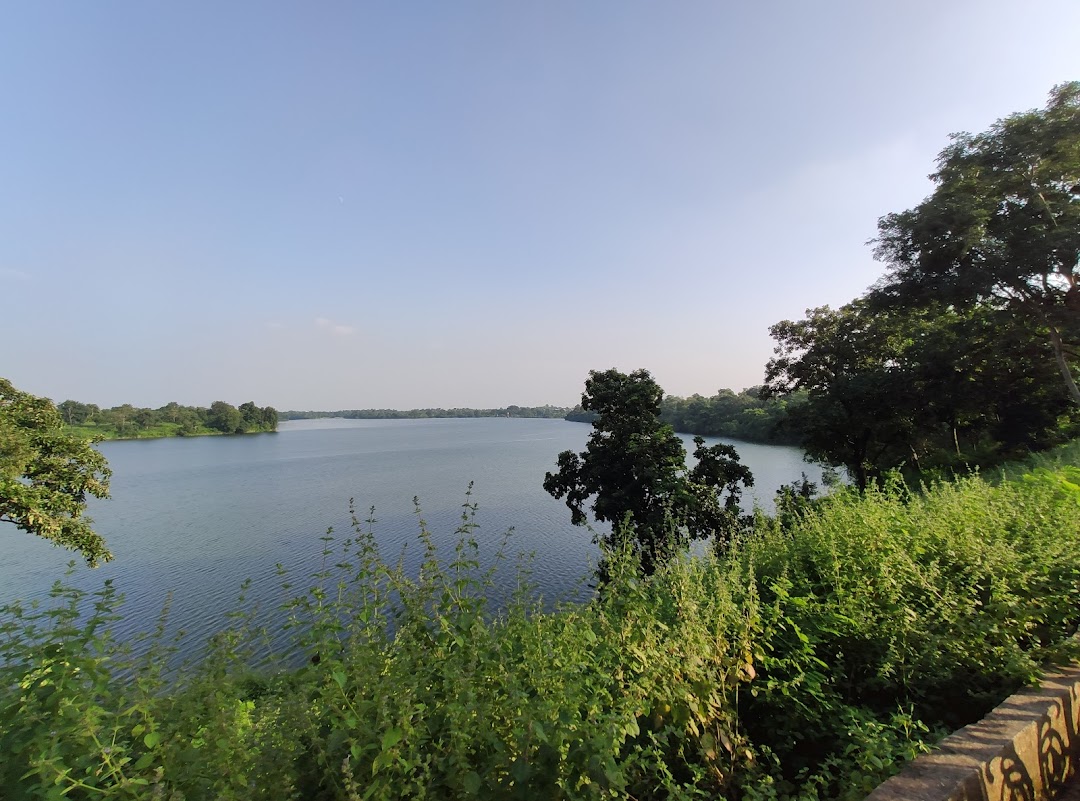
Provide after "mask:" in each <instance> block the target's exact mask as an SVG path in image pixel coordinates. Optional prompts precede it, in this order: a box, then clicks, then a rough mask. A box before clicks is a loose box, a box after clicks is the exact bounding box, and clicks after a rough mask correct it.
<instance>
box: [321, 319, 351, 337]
mask: <svg viewBox="0 0 1080 801" xmlns="http://www.w3.org/2000/svg"><path fill="white" fill-rule="evenodd" d="M315 326H316V327H317V328H321V329H323V330H324V331H329V332H331V333H333V334H337V335H338V336H348V335H349V334H352V333H354V332H355V331H356V329H355V328H353V327H352V326H351V325H343V324H341V323H335V322H334V321H333V320H331V319H329V318H328V317H316V318H315Z"/></svg>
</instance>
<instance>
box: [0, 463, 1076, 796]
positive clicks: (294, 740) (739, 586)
mask: <svg viewBox="0 0 1080 801" xmlns="http://www.w3.org/2000/svg"><path fill="white" fill-rule="evenodd" d="M1078 457H1080V448H1078V447H1076V446H1074V447H1073V448H1072V449H1071V450H1069V451H1067V452H1059V453H1058V454H1056V455H1055V456H1054V458H1046V459H1044V460H1043V461H1042V462H1040V463H1039V464H1037V465H1029V466H1027V467H1026V468H1024V469H1023V470H1017V471H1015V473H1014V475H1013V477H1012V478H1010V479H1008V480H1006V479H1004V478H1000V477H998V478H995V477H989V478H993V479H994V480H988V478H984V477H979V476H970V477H967V478H963V479H960V480H959V481H957V482H955V483H935V484H933V485H932V486H929V487H927V488H926V489H925V490H924V491H922V492H918V493H913V492H912V491H910V490H909V489H907V488H906V486H905V485H904V484H903V483H902V482H900V481H898V480H891V479H890V480H887V481H886V482H884V484H883V485H882V486H881V487H880V488H877V487H869V488H868V489H867V490H866V491H865V492H863V493H859V492H858V491H857V490H855V489H854V488H849V489H842V490H839V491H837V492H835V493H834V494H832V495H830V496H829V497H827V498H824V499H822V500H819V501H817V502H815V504H813V505H810V506H806V505H803V506H801V507H799V508H797V509H793V510H792V512H791V514H788V515H786V516H783V517H782V518H780V519H771V518H766V517H763V516H761V515H759V516H758V518H757V520H756V523H755V526H754V527H753V529H752V530H751V531H749V532H746V533H744V534H743V535H741V537H740V538H739V540H738V541H737V542H733V543H731V544H730V546H729V547H725V548H723V549H721V550H718V551H712V552H710V553H708V554H706V555H704V556H702V557H700V558H676V559H672V560H670V561H668V562H667V563H665V564H663V565H661V566H659V567H658V569H657V570H656V572H655V574H654V575H652V576H651V577H647V578H643V577H642V576H641V574H640V567H639V565H638V564H637V562H636V561H635V558H634V556H633V554H632V553H631V552H629V551H625V550H624V551H613V552H610V553H609V554H608V561H609V578H608V581H607V584H606V585H605V589H604V591H603V592H602V593H601V594H599V595H598V596H597V597H596V598H595V599H594V600H593V601H592V602H590V603H586V604H583V605H572V606H566V607H561V608H556V609H554V610H551V609H550V608H549V607H545V606H544V605H543V604H542V603H541V601H540V599H539V598H537V597H536V596H535V595H534V594H533V593H532V591H531V590H530V588H529V586H528V583H527V573H523V574H521V580H520V583H519V590H518V592H517V593H516V595H515V597H514V599H513V601H512V602H511V603H509V604H508V605H507V606H505V607H504V608H501V609H493V608H491V607H489V606H488V605H487V602H486V600H485V598H486V596H487V594H488V590H489V589H490V587H489V584H490V582H491V580H492V576H491V574H490V573H482V572H481V571H480V570H479V568H478V567H477V561H478V560H477V553H476V546H475V544H474V543H473V542H472V541H471V537H472V536H473V533H474V522H473V517H472V513H473V508H472V507H471V506H469V505H467V506H466V509H465V513H464V515H463V519H462V522H461V526H460V529H459V532H458V533H459V535H460V537H461V540H460V544H459V546H458V549H457V551H456V553H455V554H453V555H448V562H447V563H441V562H440V561H439V560H438V558H437V555H436V554H435V552H434V548H433V546H432V545H431V537H430V535H428V533H427V531H426V528H425V526H424V525H423V523H421V524H420V538H421V541H422V543H423V544H424V547H426V549H427V559H426V561H425V563H424V565H423V567H422V568H421V570H420V572H419V574H418V575H414V576H406V575H404V574H403V572H402V570H401V568H400V567H399V566H394V564H393V562H390V563H388V562H387V561H384V560H383V559H382V558H381V557H380V554H379V552H378V547H377V546H376V542H375V531H376V530H377V525H376V524H375V523H374V522H373V521H368V522H361V521H357V520H355V518H354V528H353V530H352V531H351V532H349V533H348V538H347V539H343V540H333V539H331V537H330V536H328V537H327V539H326V558H325V565H326V567H325V569H323V570H321V571H320V572H318V573H317V574H316V575H314V576H311V577H309V578H302V577H294V576H288V575H286V574H284V573H283V574H282V576H281V580H282V582H283V585H284V586H285V587H286V588H287V589H288V590H289V592H290V594H292V595H293V597H292V598H291V600H289V601H288V602H287V603H286V604H285V609H286V610H287V612H288V615H289V617H290V621H291V622H290V623H289V628H288V633H289V635H290V642H289V644H288V645H287V646H285V647H284V650H282V651H280V652H277V653H275V654H272V655H269V656H267V655H265V649H266V643H267V642H268V640H267V638H266V637H265V636H264V634H263V633H261V632H260V631H259V629H258V627H257V626H255V625H254V623H253V617H252V614H253V613H252V610H249V609H245V608H244V606H243V604H242V603H240V604H238V606H237V609H236V612H235V614H234V615H233V616H232V617H231V618H230V619H231V624H230V627H229V628H227V629H225V630H223V631H222V632H220V633H219V634H217V635H216V636H215V637H214V638H213V639H212V641H211V642H210V643H209V645H208V647H207V650H206V652H205V654H204V656H203V657H202V658H201V659H199V660H197V661H196V662H195V663H194V664H191V665H188V666H187V667H186V668H185V669H184V670H183V671H180V672H178V673H175V674H172V673H169V672H168V671H167V670H166V669H165V668H164V667H163V666H164V665H165V664H166V662H167V659H168V655H169V653H170V650H171V649H172V648H174V647H175V643H174V642H172V641H166V640H165V639H164V635H163V632H164V630H165V628H164V625H162V626H159V628H158V629H157V632H156V634H155V633H153V632H151V635H150V639H149V641H148V642H145V643H143V644H142V645H141V646H140V647H141V648H142V649H143V650H142V651H141V653H133V652H132V651H131V650H129V649H130V644H127V645H123V644H120V643H118V642H117V641H116V640H115V638H114V637H113V636H112V634H111V632H110V624H111V623H112V622H113V621H114V620H115V619H116V617H117V616H118V615H120V614H122V606H121V605H120V599H119V595H118V588H115V587H113V586H112V584H111V583H109V582H106V583H105V585H104V586H103V587H102V589H101V590H100V591H98V592H97V593H94V594H90V595H87V594H85V593H83V592H81V591H79V590H75V589H73V588H70V587H64V586H63V585H62V584H58V585H57V587H56V588H55V589H54V592H53V594H52V597H51V599H50V601H49V602H48V603H46V604H44V605H42V606H41V607H33V606H28V605H21V604H15V605H11V606H8V607H5V608H4V609H3V610H2V612H0V633H2V635H3V638H2V640H0V643H2V644H0V749H2V751H3V753H4V754H5V759H4V760H3V761H2V762H0V786H2V787H4V788H5V792H6V797H7V798H11V799H19V800H20V801H22V799H32V798H52V797H61V796H62V795H63V796H64V797H69V798H95V797H107V798H132V799H135V798H147V797H160V798H176V799H180V798H183V799H189V800H190V801H195V800H196V799H230V798H236V799H240V798H245V799H246V798H256V799H257V798H265V799H289V798H296V799H300V798H303V799H356V798H371V799H397V798H403V797H413V798H433V799H435V798H448V799H449V798H568V799H577V798H624V797H633V798H638V799H657V798H669V799H670V798H698V797H702V798H704V797H724V798H730V799H787V798H804V799H810V798H842V799H857V798H861V797H862V796H863V795H865V793H866V792H868V791H869V790H870V789H871V788H872V787H873V786H875V785H876V784H877V783H878V782H879V781H880V780H882V779H883V778H884V777H885V776H887V775H888V774H890V773H892V772H893V771H895V770H896V769H897V766H898V764H899V763H900V762H901V761H903V760H904V759H907V758H909V757H911V756H914V755H916V754H918V753H920V752H922V751H924V750H926V749H927V748H928V746H929V744H930V743H931V742H932V741H933V740H934V739H935V738H936V737H938V736H940V735H941V734H943V733H945V732H946V731H948V730H951V729H953V728H955V727H956V726H958V725H962V724H963V723H966V722H969V721H971V720H974V719H976V718H978V717H979V716H980V715H981V714H983V713H984V712H985V711H987V710H988V709H989V708H990V707H991V706H992V705H993V704H994V703H995V702H996V701H997V700H999V699H1000V698H1002V697H1003V696H1005V695H1007V694H1008V693H1010V692H1011V691H1013V690H1015V689H1016V688H1017V687H1019V686H1020V685H1022V684H1023V683H1025V682H1027V681H1030V680H1032V679H1033V678H1034V677H1035V676H1037V675H1038V672H1039V670H1040V667H1041V665H1042V664H1043V663H1044V662H1045V661H1046V660H1048V659H1052V658H1055V657H1059V656H1061V655H1062V654H1064V653H1066V652H1067V648H1068V642H1069V638H1070V635H1071V634H1072V633H1073V632H1074V631H1075V630H1076V626H1077V624H1078V623H1080V604H1078V603H1077V601H1078V600H1080V598H1078V591H1077V586H1078V585H1077V580H1078V577H1080V534H1078V532H1080V469H1078V468H1077V467H1076V464H1077V462H1078ZM304 587H307V589H300V588H304ZM256 653H262V654H264V655H263V656H262V657H261V658H259V659H255V657H254V654H256Z"/></svg>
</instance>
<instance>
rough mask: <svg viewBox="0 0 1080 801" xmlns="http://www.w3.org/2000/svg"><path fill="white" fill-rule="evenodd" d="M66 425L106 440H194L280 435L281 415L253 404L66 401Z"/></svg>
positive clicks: (63, 405)
mask: <svg viewBox="0 0 1080 801" xmlns="http://www.w3.org/2000/svg"><path fill="white" fill-rule="evenodd" d="M56 408H57V411H58V412H59V413H60V416H61V419H62V420H63V421H64V423H65V424H66V425H68V426H70V427H71V428H72V429H73V430H75V431H76V432H79V433H84V434H89V435H93V436H101V437H106V438H127V437H140V436H143V437H146V436H158V437H170V436H173V437H191V436H198V435H199V434H213V433H217V434H246V433H251V432H256V431H277V424H278V412H277V410H276V409H274V407H273V406H261V407H260V406H256V405H255V403H254V402H252V401H248V402H247V403H241V404H240V406H239V407H236V406H233V405H232V404H230V403H226V402H225V401H214V402H213V403H212V404H210V406H209V408H207V407H202V406H181V405H180V404H179V403H176V402H175V401H173V402H170V403H167V404H165V405H164V406H162V407H160V408H157V409H150V408H140V407H136V406H132V405H131V404H130V403H125V404H123V405H121V406H113V407H111V408H108V409H102V408H100V407H99V406H97V405H96V404H93V403H80V402H79V401H74V400H66V401H63V402H62V403H59V404H58V405H57V407H56Z"/></svg>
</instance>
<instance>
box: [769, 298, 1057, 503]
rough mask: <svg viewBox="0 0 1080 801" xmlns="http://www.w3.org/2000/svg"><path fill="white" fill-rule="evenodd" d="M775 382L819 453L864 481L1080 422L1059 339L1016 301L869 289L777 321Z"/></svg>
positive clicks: (950, 462) (1028, 441) (1035, 441)
mask: <svg viewBox="0 0 1080 801" xmlns="http://www.w3.org/2000/svg"><path fill="white" fill-rule="evenodd" d="M770 331H771V333H772V335H773V337H774V338H775V339H776V340H777V346H776V348H775V353H776V356H775V357H774V358H773V359H771V360H770V361H769V363H768V366H767V367H766V387H765V392H766V393H767V394H771V395H779V396H784V395H790V394H797V393H804V399H803V400H801V401H800V402H799V403H798V404H796V405H793V406H792V407H790V408H789V410H788V413H787V414H788V417H787V421H786V424H787V425H789V426H791V427H793V428H794V429H795V430H796V431H797V433H798V435H799V438H800V441H801V443H802V446H803V447H804V448H805V449H806V451H807V453H808V454H809V455H810V457H811V458H813V459H815V460H817V461H820V462H824V463H826V464H832V465H842V466H844V467H846V468H847V469H848V471H849V473H850V474H851V476H852V478H853V479H854V480H855V482H856V483H857V484H858V486H859V487H860V488H864V487H865V486H866V484H867V483H868V481H870V480H871V479H873V478H875V477H877V476H879V475H880V474H881V473H882V472H883V471H885V470H888V469H891V468H894V467H900V466H905V467H908V468H912V469H915V470H921V469H925V468H953V467H957V466H963V465H971V464H991V463H994V462H997V461H1001V460H1002V459H1005V458H1009V457H1013V456H1017V455H1019V453H1020V452H1023V451H1026V450H1029V449H1030V450H1038V449H1042V448H1046V447H1048V446H1050V445H1053V444H1056V442H1058V441H1060V440H1061V439H1062V438H1063V437H1065V436H1067V435H1068V434H1069V433H1070V431H1071V430H1072V421H1071V420H1070V417H1069V415H1068V412H1069V411H1070V404H1069V401H1068V397H1067V395H1066V393H1065V390H1064V388H1063V387H1062V386H1061V382H1060V377H1059V376H1057V375H1056V373H1055V370H1054V368H1053V364H1052V360H1051V359H1048V358H1047V357H1046V354H1047V353H1048V352H1049V350H1050V346H1049V344H1048V343H1046V342H1045V340H1041V339H1040V338H1039V337H1038V336H1037V334H1036V333H1035V332H1031V331H1029V330H1027V329H1026V328H1025V327H1024V326H1023V325H1020V324H1017V323H1016V322H1015V321H1014V320H1013V317H1012V314H1011V313H1010V312H1009V311H1008V310H1003V309H994V308H992V307H989V306H985V305H984V306H977V307H973V308H971V309H966V310H958V309H955V308H952V307H949V306H942V305H940V304H939V305H937V306H926V307H921V308H914V309H904V308H898V307H897V308H887V309H877V308H875V307H874V305H873V304H872V303H871V302H870V301H869V300H868V299H866V298H861V299H859V300H856V301H854V302H852V303H850V304H848V305H846V306H843V307H841V308H840V309H837V310H832V309H829V308H828V307H822V308H819V309H810V310H808V311H807V317H806V319H804V320H801V321H798V322H791V321H788V320H785V321H783V322H780V323H777V324H776V325H774V326H773V327H772V328H771V329H770Z"/></svg>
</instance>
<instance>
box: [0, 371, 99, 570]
mask: <svg viewBox="0 0 1080 801" xmlns="http://www.w3.org/2000/svg"><path fill="white" fill-rule="evenodd" d="M110 475H111V472H110V471H109V467H108V464H107V463H106V461H105V457H104V456H102V455H101V454H100V453H98V452H97V451H96V450H94V448H93V447H92V445H91V444H90V443H89V442H86V441H85V440H82V439H79V438H78V437H73V436H71V435H70V434H68V433H67V432H66V431H65V430H64V425H63V421H62V419H61V417H60V413H59V412H58V411H57V409H56V407H55V406H53V404H52V401H50V400H49V399H48V398H38V397H35V396H33V395H30V394H28V393H26V392H21V391H19V390H17V389H15V387H13V386H12V385H11V382H10V381H8V380H7V379H3V378H0V522H7V523H13V524H14V525H15V526H16V527H18V528H20V529H22V530H23V531H28V532H30V533H31V534H36V535H37V536H39V537H43V538H45V539H47V540H50V541H51V542H53V543H55V544H56V545H60V546H62V547H64V548H69V549H71V550H74V551H78V552H79V553H81V554H82V556H83V557H84V558H85V559H86V561H87V563H89V564H90V565H96V564H97V563H98V562H99V561H108V560H109V559H111V558H112V555H111V554H110V553H109V551H108V548H106V547H105V541H104V539H102V537H101V535H99V534H98V533H97V532H95V531H94V530H93V529H92V528H91V527H90V524H91V523H92V522H93V521H91V520H90V519H89V518H88V517H85V516H84V514H83V513H84V512H85V511H86V496H87V495H88V494H89V495H93V496H94V497H97V498H107V497H108V496H109V477H110Z"/></svg>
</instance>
